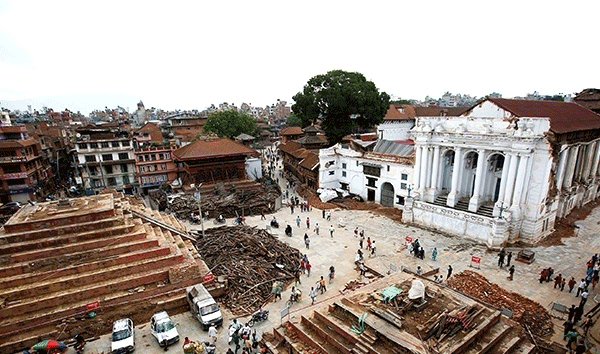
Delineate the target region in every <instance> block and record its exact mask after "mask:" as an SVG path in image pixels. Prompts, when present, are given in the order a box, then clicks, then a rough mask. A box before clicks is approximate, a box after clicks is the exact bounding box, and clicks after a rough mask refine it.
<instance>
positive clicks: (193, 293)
mask: <svg viewBox="0 0 600 354" xmlns="http://www.w3.org/2000/svg"><path fill="white" fill-rule="evenodd" d="M185 290H186V293H187V301H188V304H189V305H190V311H192V314H194V317H196V318H197V319H198V321H199V322H200V324H201V325H202V329H203V330H205V331H208V328H209V327H210V326H211V325H215V327H218V326H220V325H222V324H223V316H222V315H221V310H220V309H219V305H218V304H217V303H216V302H215V299H213V297H212V296H211V295H210V293H209V292H208V290H206V288H205V287H204V285H202V284H196V285H194V286H188V287H187V288H186V289H185Z"/></svg>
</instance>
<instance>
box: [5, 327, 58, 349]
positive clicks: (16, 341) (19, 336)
mask: <svg viewBox="0 0 600 354" xmlns="http://www.w3.org/2000/svg"><path fill="white" fill-rule="evenodd" d="M59 334H60V333H59V332H58V330H57V329H56V327H54V326H46V327H43V328H39V329H36V330H32V331H27V332H25V333H16V334H15V335H13V336H10V337H8V338H3V340H2V341H0V353H16V352H19V353H22V352H23V351H24V350H25V349H28V348H31V347H32V346H33V345H35V344H36V343H39V341H40V338H57V337H56V336H57V335H59ZM65 339H67V338H62V339H58V340H65Z"/></svg>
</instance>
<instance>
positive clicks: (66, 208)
mask: <svg viewBox="0 0 600 354" xmlns="http://www.w3.org/2000/svg"><path fill="white" fill-rule="evenodd" d="M128 198H129V197H126V196H124V195H122V194H119V193H105V194H100V195H97V196H92V197H83V198H76V199H70V200H66V201H65V200H61V201H55V202H47V203H38V204H35V205H26V206H25V207H23V208H22V209H21V210H19V211H18V212H17V213H16V214H15V215H14V216H13V217H12V218H11V219H10V220H9V221H8V222H7V223H6V224H5V226H4V228H3V229H1V230H0V282H2V284H3V286H2V288H1V289H0V352H2V353H12V352H19V351H22V350H23V349H24V348H26V347H28V346H31V345H32V344H35V343H36V342H37V341H39V340H41V339H59V340H68V339H70V338H72V337H73V336H74V335H75V334H76V333H85V335H86V336H87V337H92V336H97V335H100V334H105V333H109V332H110V331H111V329H112V322H113V321H115V320H116V319H119V318H123V317H130V318H132V319H133V320H134V321H135V322H146V321H149V319H150V317H151V316H152V314H153V313H155V312H158V311H162V310H167V311H169V312H170V313H173V314H174V313H178V312H182V311H184V310H186V309H187V302H186V299H185V288H186V287H187V286H190V285H193V284H197V283H199V282H202V277H203V276H204V275H206V274H208V273H209V272H210V270H209V269H208V267H207V266H206V264H205V263H204V262H203V261H202V260H201V259H200V256H199V255H198V253H197V252H196V251H195V249H194V247H193V245H192V243H191V241H189V240H187V239H185V238H183V237H182V236H181V235H182V233H183V235H185V234H184V233H185V231H186V230H185V228H184V227H183V226H182V225H181V224H180V223H179V222H178V221H177V220H176V219H174V218H173V217H171V216H169V215H163V214H160V213H158V212H155V211H152V210H149V209H146V208H145V207H143V206H141V205H140V203H137V202H135V203H134V202H133V201H132V202H130V199H128ZM132 210H135V211H137V212H139V213H142V214H144V215H147V216H148V217H151V218H153V219H156V220H157V221H159V222H160V223H163V224H164V225H163V226H157V225H156V224H153V223H151V222H148V221H147V219H142V218H140V217H136V216H134V215H133V214H132V212H131V211H132ZM178 230H179V231H178ZM92 310H93V311H94V312H95V313H96V316H95V318H94V319H93V320H90V319H88V316H87V314H88V313H89V312H90V311H92ZM57 336H59V338H57Z"/></svg>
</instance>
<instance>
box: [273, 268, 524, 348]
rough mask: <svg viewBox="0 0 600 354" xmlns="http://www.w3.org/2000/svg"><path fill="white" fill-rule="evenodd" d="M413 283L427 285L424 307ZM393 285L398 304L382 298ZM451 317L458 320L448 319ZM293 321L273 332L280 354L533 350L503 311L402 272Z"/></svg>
mask: <svg viewBox="0 0 600 354" xmlns="http://www.w3.org/2000/svg"><path fill="white" fill-rule="evenodd" d="M414 280H419V281H421V282H423V283H424V284H425V286H426V300H427V304H426V305H424V306H415V305H413V303H412V302H409V301H408V298H407V294H408V290H409V289H410V288H411V286H412V282H413V281H414ZM391 285H393V286H396V287H398V288H400V289H402V290H403V291H402V292H401V293H400V294H399V295H398V296H397V298H396V299H395V300H394V301H389V302H384V301H383V297H381V296H380V295H379V294H380V293H381V292H382V291H383V290H384V289H385V288H387V287H389V286H391ZM365 314H366V317H365V320H364V327H363V331H362V332H361V333H357V332H355V331H352V330H351V327H352V326H353V325H354V328H359V327H360V325H359V323H358V320H359V318H361V317H362V316H365ZM447 314H453V316H454V317H445V316H446V315H447ZM293 317H295V318H296V319H295V320H293V321H290V322H286V323H284V324H283V325H282V327H280V328H277V329H274V336H275V338H276V339H277V341H276V343H277V344H278V346H277V348H281V349H280V350H279V351H277V350H276V351H274V352H275V353H284V352H285V353H287V352H288V349H291V351H292V352H300V350H297V349H296V348H302V347H304V348H306V347H307V346H308V347H311V348H312V349H311V350H314V351H315V352H324V353H342V354H378V353H381V354H388V353H389V354H392V353H414V354H420V353H422V354H426V353H451V354H486V353H488V354H512V353H514V354H517V353H531V352H533V350H534V345H533V344H532V343H531V342H530V340H529V337H528V336H527V334H525V333H524V330H523V329H522V328H521V325H520V324H518V323H516V322H514V321H512V320H511V319H509V318H507V317H504V316H503V315H502V312H501V311H500V310H498V309H496V308H493V307H491V306H489V305H487V304H485V303H481V302H479V301H477V300H474V299H472V298H470V297H467V296H465V295H463V294H461V293H459V292H456V291H454V290H452V289H450V288H446V287H445V286H443V285H440V284H438V283H435V282H433V281H430V280H428V279H426V278H422V277H417V278H415V277H414V276H413V275H411V274H407V273H403V272H400V273H395V274H392V275H389V276H386V277H384V278H381V279H378V280H376V281H374V282H372V283H370V284H368V285H366V286H364V287H362V288H359V289H358V290H356V291H354V292H352V293H349V294H346V295H344V296H342V297H340V296H333V297H331V298H330V299H328V300H324V301H323V303H321V304H319V305H315V306H308V307H307V308H306V309H303V310H299V313H295V314H294V315H293ZM446 319H447V321H448V322H446ZM461 321H462V322H461ZM438 324H442V328H445V329H444V332H442V331H440V333H439V334H440V335H436V332H437V331H438V330H437V329H435V328H436V325H438ZM446 324H448V327H444V326H445V325H446ZM456 324H459V325H456ZM437 328H439V327H437ZM434 329H435V330H434ZM432 331H433V332H432ZM428 333H433V335H430V336H428ZM282 343H284V344H285V345H282Z"/></svg>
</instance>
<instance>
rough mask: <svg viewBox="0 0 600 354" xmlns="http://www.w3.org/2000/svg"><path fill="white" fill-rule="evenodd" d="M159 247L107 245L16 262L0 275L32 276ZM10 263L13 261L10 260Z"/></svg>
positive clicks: (150, 242)
mask: <svg viewBox="0 0 600 354" xmlns="http://www.w3.org/2000/svg"><path fill="white" fill-rule="evenodd" d="M157 246H158V241H157V240H156V239H141V240H135V241H132V242H125V243H121V244H118V245H107V246H105V247H101V248H98V249H91V250H86V251H83V252H75V253H72V254H68V255H48V256H47V257H45V258H43V259H35V260H33V261H31V260H26V261H23V262H14V263H11V264H8V265H3V266H1V267H0V274H1V275H3V276H5V277H10V276H15V275H20V274H30V273H37V272H42V271H45V272H49V271H51V270H55V269H61V268H63V267H64V266H65V265H70V264H77V263H78V262H79V263H80V262H81V261H82V260H84V259H85V261H86V262H93V261H101V260H106V259H107V258H111V259H112V258H115V257H120V256H121V255H124V254H128V253H132V252H138V251H142V250H147V249H150V248H155V247H157ZM8 261H11V260H10V259H8Z"/></svg>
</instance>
